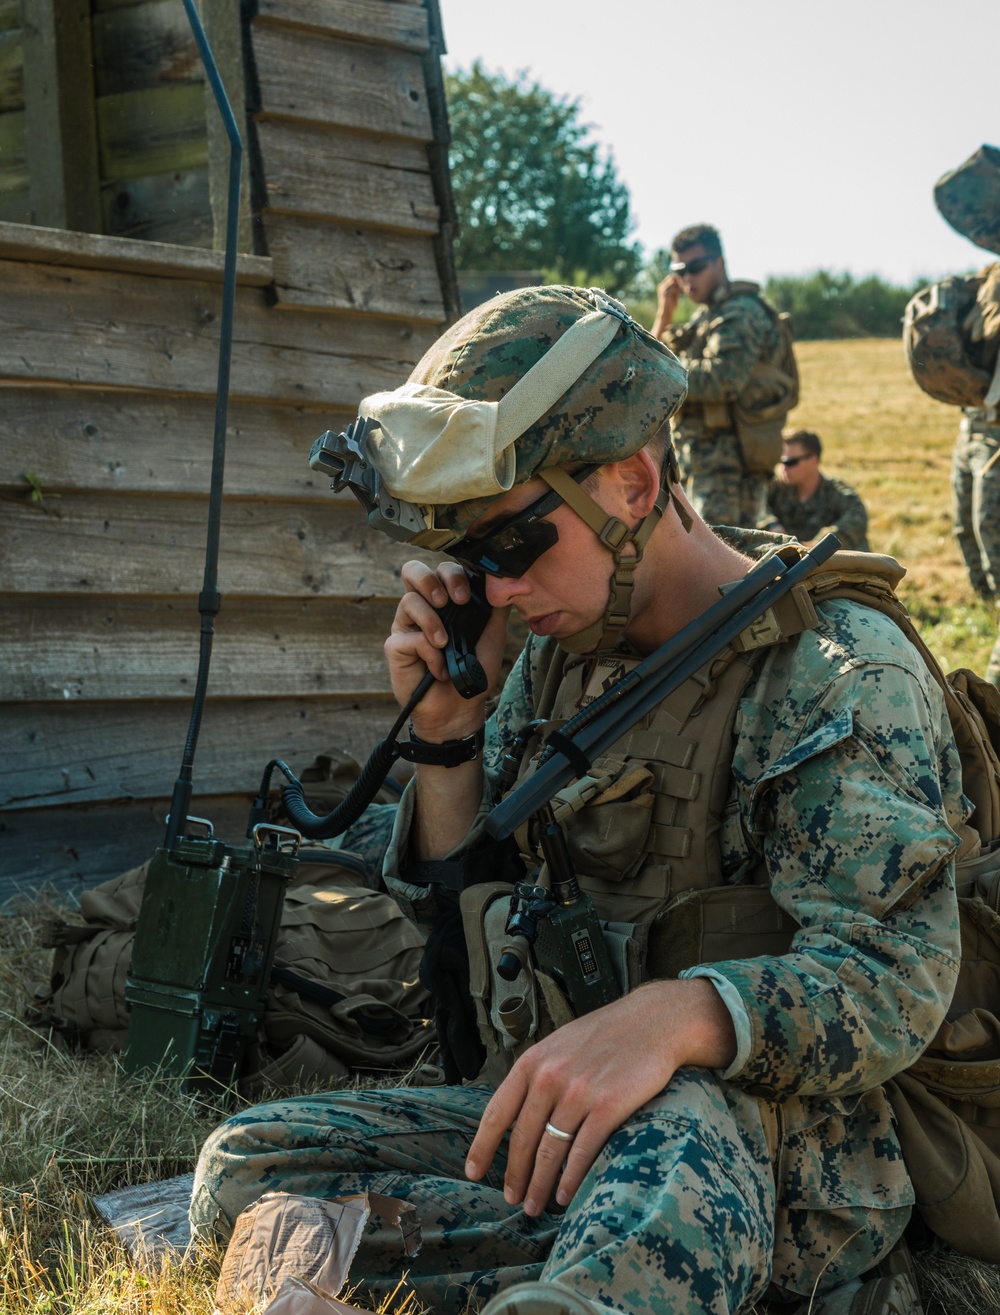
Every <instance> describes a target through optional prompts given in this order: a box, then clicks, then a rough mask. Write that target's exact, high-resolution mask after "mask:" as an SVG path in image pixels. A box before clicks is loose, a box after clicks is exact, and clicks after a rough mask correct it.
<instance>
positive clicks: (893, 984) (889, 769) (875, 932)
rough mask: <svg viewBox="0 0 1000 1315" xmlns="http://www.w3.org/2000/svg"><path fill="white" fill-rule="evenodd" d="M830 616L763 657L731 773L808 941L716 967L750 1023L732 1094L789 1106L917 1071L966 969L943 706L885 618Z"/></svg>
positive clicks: (784, 899)
mask: <svg viewBox="0 0 1000 1315" xmlns="http://www.w3.org/2000/svg"><path fill="white" fill-rule="evenodd" d="M822 611H823V614H824V616H825V617H826V618H827V620H828V622H829V623H831V624H828V625H827V626H825V627H822V628H821V629H820V630H819V631H814V632H810V633H809V634H807V635H806V636H803V637H802V640H801V641H800V642H799V643H798V644H791V645H785V646H782V648H783V650H785V651H780V652H779V653H778V654H777V655H776V656H775V657H773V658H772V659H770V661H769V664H768V665H769V668H770V670H769V671H768V672H767V674H766V677H765V683H764V689H763V690H762V689H761V686H760V685H758V687H757V690H756V691H755V698H754V700H753V701H752V702H751V701H748V702H747V705H746V714H747V715H746V717H745V721H744V726H743V729H742V731H741V734H740V738H739V742H738V748H737V758H736V761H735V763H734V770H735V771H736V776H737V781H738V783H739V789H740V800H741V812H742V815H743V820H744V825H746V826H747V828H748V830H749V832H750V833H751V834H752V835H754V836H755V837H756V839H757V841H758V843H759V844H760V845H761V848H762V849H763V852H764V856H765V858H766V861H767V866H768V871H769V874H770V878H771V890H772V894H773V895H774V897H775V899H776V900H777V902H778V903H779V904H780V905H781V907H782V908H784V909H785V910H786V911H787V912H789V913H790V914H791V915H792V916H793V917H794V918H795V919H796V921H797V922H798V923H799V926H800V931H799V932H798V933H797V934H796V936H795V939H794V941H793V943H792V946H791V949H790V951H789V953H788V954H786V955H783V956H780V957H779V956H770V957H767V956H762V957H760V958H757V959H751V960H743V961H735V960H727V961H725V962H723V963H716V964H714V965H712V966H713V968H714V969H715V970H716V971H717V972H719V973H721V974H722V976H723V977H724V978H726V980H727V981H729V982H730V983H731V984H732V985H733V986H734V987H735V988H736V990H737V991H738V992H739V995H740V998H741V1000H742V1002H743V1005H744V1007H745V1009H746V1011H747V1015H748V1017H749V1020H750V1032H751V1037H750V1045H749V1050H748V1055H747V1058H746V1062H745V1064H744V1065H743V1067H742V1068H741V1069H740V1070H739V1071H738V1072H735V1073H733V1074H731V1075H730V1076H731V1079H732V1080H733V1081H734V1082H736V1083H738V1084H739V1085H741V1086H747V1087H750V1088H752V1089H753V1090H754V1091H755V1092H760V1093H763V1094H766V1095H769V1096H779V1097H785V1096H790V1095H795V1094H798V1095H817V1094H823V1095H837V1094H850V1093H855V1092H860V1091H865V1090H868V1089H870V1088H872V1087H874V1086H877V1085H879V1084H880V1083H882V1082H885V1081H886V1080H887V1079H888V1078H890V1077H892V1076H893V1074H895V1073H898V1072H899V1071H900V1070H902V1069H903V1068H905V1067H906V1066H907V1065H909V1064H910V1063H912V1062H913V1060H914V1059H916V1058H917V1056H918V1055H919V1054H920V1053H921V1052H922V1051H923V1049H924V1048H925V1047H926V1045H927V1044H928V1043H929V1041H930V1040H931V1039H932V1037H933V1036H934V1033H935V1032H936V1030H937V1028H938V1026H939V1025H940V1023H941V1021H942V1020H943V1018H944V1015H945V1012H946V1010H947V1006H948V1004H949V1002H950V999H951V995H952V992H953V990H954V985H955V980H956V976H957V970H958V961H959V943H958V910H957V902H956V898H955V891H954V869H953V858H954V854H955V852H956V850H957V848H958V844H959V841H958V837H957V835H956V832H955V828H957V827H958V826H959V825H960V824H961V822H962V821H964V819H965V817H966V815H967V811H968V809H967V804H966V802H965V800H964V797H963V796H962V794H961V768H960V764H959V762H958V756H957V751H956V750H955V746H954V740H953V739H952V737H951V730H950V726H949V725H948V722H947V716H946V713H945V712H944V708H943V702H942V700H941V698H940V695H939V693H938V691H937V687H936V686H935V685H934V684H933V682H932V680H931V677H930V676H929V674H928V673H927V672H926V671H925V670H923V664H922V663H921V662H920V659H919V657H918V656H917V655H916V653H915V652H914V651H913V650H912V648H911V647H910V645H908V644H906V643H905V641H903V640H902V638H901V636H900V635H899V632H898V631H896V630H895V627H893V626H892V623H891V622H889V621H888V620H887V618H885V617H882V616H881V615H880V614H878V613H874V612H871V611H870V609H866V608H863V607H859V605H857V604H852V603H845V602H836V603H828V604H825V605H824V607H823V609H822ZM859 613H860V614H863V615H862V616H861V619H860V621H859V619H858V615H857V614H859ZM886 627H889V629H888V630H887V629H886ZM865 629H868V630H869V631H870V633H869V635H868V636H867V639H868V643H867V645H866V646H865V647H866V649H867V652H866V654H865V658H864V660H858V658H857V653H858V648H857V647H856V645H854V644H852V643H851V642H850V641H851V639H852V635H853V636H854V637H855V638H856V637H857V636H858V634H859V631H861V632H863V631H864V630H865ZM893 632H894V633H893ZM862 638H864V636H863V635H862ZM861 651H862V652H864V651H865V649H864V648H862V649H861ZM762 696H763V697H762ZM761 697H762V701H761V702H760V703H757V699H758V698H761Z"/></svg>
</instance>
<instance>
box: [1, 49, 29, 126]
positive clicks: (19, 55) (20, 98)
mask: <svg viewBox="0 0 1000 1315" xmlns="http://www.w3.org/2000/svg"><path fill="white" fill-rule="evenodd" d="M23 109H24V42H23V41H22V38H21V30H20V28H15V29H14V30H13V31H11V32H4V31H3V30H0V114H7V113H9V112H10V111H11V110H23Z"/></svg>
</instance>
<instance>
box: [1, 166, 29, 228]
mask: <svg viewBox="0 0 1000 1315" xmlns="http://www.w3.org/2000/svg"><path fill="white" fill-rule="evenodd" d="M0 223H8V224H30V223H31V194H30V193H29V191H28V189H27V188H26V187H25V188H23V189H22V190H21V191H19V192H5V191H4V189H3V182H2V175H0Z"/></svg>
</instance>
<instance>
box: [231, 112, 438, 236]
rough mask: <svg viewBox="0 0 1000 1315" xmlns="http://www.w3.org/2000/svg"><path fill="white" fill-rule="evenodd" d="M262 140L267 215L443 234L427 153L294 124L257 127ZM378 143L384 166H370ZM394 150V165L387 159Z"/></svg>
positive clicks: (408, 145) (399, 144)
mask: <svg viewBox="0 0 1000 1315" xmlns="http://www.w3.org/2000/svg"><path fill="white" fill-rule="evenodd" d="M257 138H258V143H259V146H260V154H261V158H262V159H263V161H264V173H265V177H266V179H267V184H266V186H267V207H268V212H274V211H279V212H282V213H288V214H298V215H307V216H314V217H322V218H328V219H342V220H347V221H350V222H353V223H357V224H365V225H367V224H375V225H379V226H382V227H386V228H397V229H403V230H404V231H412V232H418V233H436V232H437V229H438V223H439V220H440V211H439V210H438V207H437V205H436V203H435V201H434V189H433V187H432V186H431V179H430V174H429V172H428V165H427V152H426V149H425V148H424V147H423V146H414V144H412V143H410V142H401V141H395V140H386V141H384V142H377V139H376V138H374V137H366V136H364V135H362V134H360V133H347V132H340V131H337V130H335V129H330V128H323V127H319V126H317V125H315V124H306V123H298V122H291V121H288V120H273V121H272V120H267V121H263V122H259V123H258V124H257ZM376 142H377V145H378V147H379V148H380V150H379V154H380V155H382V157H383V159H382V160H379V161H374V160H372V159H370V158H369V159H366V158H365V156H366V155H367V154H368V152H366V150H365V146H366V144H367V143H376ZM393 148H396V152H397V160H396V161H393V160H392V159H391V158H389V159H386V158H385V157H387V156H391V154H392V153H393ZM268 222H269V213H268V214H266V215H265V223H268Z"/></svg>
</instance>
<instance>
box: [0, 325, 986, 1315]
mask: <svg viewBox="0 0 1000 1315" xmlns="http://www.w3.org/2000/svg"><path fill="white" fill-rule="evenodd" d="M799 358H800V361H801V369H802V403H801V405H800V407H799V408H798V409H797V411H796V413H795V414H794V415H793V417H792V422H793V423H795V424H796V425H800V426H808V427H810V428H813V429H815V430H816V431H817V432H818V433H819V434H820V435H821V436H822V438H823V440H824V444H825V446H826V452H825V462H824V464H825V468H826V469H827V470H828V472H829V473H831V474H837V475H840V476H842V477H843V478H845V479H846V480H848V481H849V482H850V483H851V484H853V485H854V486H855V487H856V488H857V489H858V490H859V491H860V492H861V494H862V495H863V497H864V498H865V500H866V502H867V504H868V508H869V512H870V516H871V541H872V547H873V548H874V549H875V550H877V551H882V552H888V553H891V554H893V555H894V556H896V557H898V558H899V559H900V561H901V562H902V563H903V564H904V565H905V566H906V567H907V570H908V575H907V578H906V580H905V581H904V586H903V593H904V598H905V601H906V603H907V606H908V607H909V608H910V610H911V612H912V613H913V615H914V617H915V619H916V620H917V622H918V624H919V625H920V627H921V629H922V631H923V633H924V635H925V638H926V639H927V642H928V644H929V646H930V647H931V648H932V650H933V651H934V652H935V653H936V655H937V657H938V658H939V660H940V661H941V662H942V664H943V665H944V666H945V667H946V668H951V667H956V666H968V667H972V668H973V669H974V670H979V671H982V670H983V669H984V667H985V663H986V659H987V655H988V653H989V651H990V648H991V647H992V644H993V639H994V635H995V631H996V617H995V614H994V613H993V611H992V609H990V608H988V607H986V606H985V605H984V604H983V603H980V602H979V601H977V600H976V598H975V597H974V595H973V594H972V590H971V589H970V587H969V585H968V581H967V580H966V577H965V571H964V567H963V565H962V563H961V560H960V558H959V554H958V551H957V549H956V547H955V544H954V541H953V539H952V535H951V528H950V514H949V504H950V490H949V464H950V454H951V447H952V443H953V441H954V436H955V431H956V427H957V421H958V416H957V413H956V412H955V411H954V409H952V408H949V407H945V406H941V405H938V404H937V403H935V402H933V401H931V400H930V399H929V398H928V397H926V396H925V395H924V394H923V393H921V392H920V391H919V389H918V388H917V387H916V385H915V384H914V383H913V381H912V379H911V378H910V375H909V372H908V369H907V366H906V362H905V360H904V357H903V352H902V348H901V346H900V344H899V342H898V341H883V340H869V341H850V342H807V343H803V344H801V345H800V347H799ZM51 912H52V910H49V909H47V908H46V907H45V905H44V903H43V902H41V901H39V902H38V903H37V904H36V905H33V906H31V907H29V908H26V909H22V910H19V911H15V912H13V913H11V915H10V916H8V917H4V918H0V1313H2V1315H112V1313H113V1315H209V1312H211V1311H212V1308H213V1305H214V1293H215V1279H216V1274H217V1264H218V1257H217V1256H214V1255H211V1254H203V1255H201V1256H200V1257H198V1258H197V1260H196V1261H194V1262H192V1263H189V1264H187V1265H184V1266H180V1265H176V1264H174V1265H170V1264H167V1265H163V1266H161V1267H158V1268H155V1269H154V1270H152V1271H150V1272H145V1271H139V1270H137V1269H135V1267H134V1266H133V1265H132V1264H131V1262H130V1260H129V1257H128V1255H127V1253H126V1252H125V1251H124V1250H123V1249H122V1247H121V1246H120V1245H119V1244H118V1243H117V1242H116V1240H115V1239H114V1238H113V1237H110V1236H109V1235H108V1234H107V1231H106V1230H102V1228H101V1227H100V1226H99V1225H98V1223H97V1222H95V1219H94V1216H93V1214H92V1212H91V1210H90V1208H89V1206H88V1203H87V1197H88V1195H90V1194H94V1193H101V1192H107V1191H110V1190H111V1189H112V1188H114V1187H116V1186H123V1185H126V1184H131V1183H138V1182H145V1181H149V1180H152V1179H156V1178H158V1177H163V1176H168V1175H169V1174H173V1173H177V1172H180V1171H182V1170H183V1169H185V1168H188V1167H190V1165H191V1163H192V1158H193V1156H194V1155H195V1153H196V1149H197V1147H198V1145H199V1144H200V1142H201V1141H202V1140H203V1138H204V1136H205V1135H206V1134H207V1132H208V1131H209V1129H210V1128H211V1127H212V1126H213V1125H214V1124H215V1123H216V1122H217V1121H218V1119H219V1117H220V1111H221V1105H216V1106H206V1105H203V1104H200V1103H199V1102H198V1101H196V1100H194V1099H192V1098H188V1097H182V1096H180V1095H177V1094H174V1093H171V1092H169V1091H164V1090H161V1089H159V1088H154V1087H151V1086H148V1085H145V1086H141V1085H139V1084H137V1083H135V1082H132V1081H130V1080H128V1079H126V1078H125V1077H124V1076H123V1075H122V1073H121V1072H120V1070H119V1068H118V1067H117V1064H116V1062H115V1061H114V1060H113V1059H112V1058H110V1057H107V1056H97V1055H77V1054H71V1053H68V1052H67V1051H66V1050H65V1049H64V1048H63V1047H61V1046H60V1045H58V1044H57V1043H56V1042H55V1040H53V1039H46V1038H43V1037H40V1036H38V1035H37V1034H35V1033H33V1032H32V1031H31V1030H30V1028H28V1027H27V1026H26V1025H25V1023H24V1021H23V1019H24V1015H25V1011H26V1008H27V1007H28V1005H29V1004H30V986H31V983H32V982H34V981H39V980H42V981H44V980H46V979H47V977H48V973H49V968H50V958H51V952H50V951H44V950H41V949H39V948H38V934H39V930H40V928H41V926H42V924H43V923H44V922H45V921H46V918H47V916H48V915H49V914H51ZM922 1281H923V1284H924V1287H925V1296H927V1297H928V1298H930V1301H929V1302H928V1311H927V1315H960V1313H962V1312H968V1315H990V1313H991V1312H1000V1281H998V1276H997V1274H996V1272H995V1271H994V1270H993V1269H992V1268H990V1267H987V1266H977V1265H974V1264H971V1263H968V1262H963V1261H960V1260H958V1259H956V1258H954V1257H949V1256H947V1255H946V1256H943V1257H934V1258H933V1260H932V1261H931V1262H929V1263H927V1264H925V1265H924V1266H923V1267H922ZM411 1309H412V1308H411ZM406 1315H410V1310H408V1311H407V1312H406Z"/></svg>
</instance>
